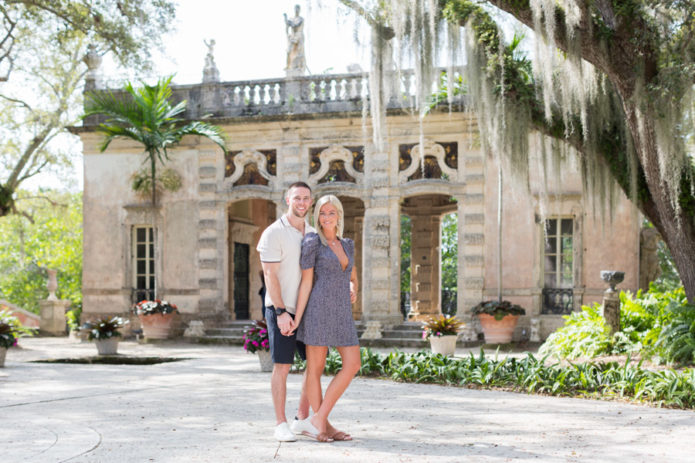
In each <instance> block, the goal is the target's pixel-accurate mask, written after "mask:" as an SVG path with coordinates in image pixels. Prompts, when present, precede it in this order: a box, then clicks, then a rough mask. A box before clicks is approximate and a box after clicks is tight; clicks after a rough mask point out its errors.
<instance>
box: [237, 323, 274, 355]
mask: <svg viewBox="0 0 695 463" xmlns="http://www.w3.org/2000/svg"><path fill="white" fill-rule="evenodd" d="M243 340H244V350H245V351H246V352H250V353H252V354H253V353H255V352H256V351H258V350H264V351H268V350H270V341H269V340H268V325H266V323H265V322H264V321H263V320H254V321H253V326H249V327H248V328H246V329H245V330H244V337H243Z"/></svg>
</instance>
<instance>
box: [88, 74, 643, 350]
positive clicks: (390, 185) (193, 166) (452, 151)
mask: <svg viewBox="0 0 695 463" xmlns="http://www.w3.org/2000/svg"><path fill="white" fill-rule="evenodd" d="M401 77H402V79H403V80H404V81H408V80H409V79H412V74H409V73H405V74H404V75H403V76H401ZM367 88H368V85H367V82H366V77H365V76H364V75H363V74H344V75H334V76H300V77H288V78H287V79H276V80H264V81H254V82H224V83H220V82H206V83H205V84H201V85H191V86H180V87H176V89H175V98H177V99H187V100H188V102H189V109H188V111H187V113H186V118H187V119H191V120H193V119H196V118H199V117H201V115H203V114H206V113H210V114H212V115H213V117H212V118H211V119H209V121H210V122H213V123H215V124H218V125H220V126H222V127H223V128H224V130H225V132H226V134H227V137H228V143H227V148H228V154H227V155H226V156H225V155H224V154H223V153H222V151H221V150H220V149H219V148H217V147H215V146H214V145H212V144H211V143H209V142H208V141H207V140H205V139H199V138H197V137H189V138H187V139H185V140H184V143H183V144H182V145H180V146H179V147H178V148H176V149H174V150H172V151H171V153H170V154H171V162H170V164H169V166H171V167H173V168H174V169H176V170H177V171H178V172H179V174H180V175H181V177H182V181H183V186H182V188H181V189H180V190H178V191H177V192H173V193H172V192H166V193H164V194H163V195H161V196H160V199H159V203H158V207H156V208H152V207H151V206H149V204H148V203H147V201H146V200H143V199H139V198H138V197H137V196H136V195H135V194H134V193H133V192H132V191H131V190H130V185H129V178H130V176H131V175H132V174H133V172H135V171H136V170H138V169H139V168H140V167H141V163H142V148H141V147H140V146H138V145H135V144H131V143H129V142H127V141H117V142H114V143H112V144H111V146H110V148H109V150H108V151H106V152H105V153H100V152H99V150H98V148H97V147H98V143H99V139H100V136H99V135H98V134H96V133H95V132H94V130H93V127H94V124H96V123H97V122H98V121H99V119H98V118H95V117H92V118H88V119H87V120H86V121H85V127H83V128H81V129H78V130H77V132H78V133H79V134H80V136H81V138H82V142H83V146H84V176H85V185H84V311H85V313H86V314H90V313H98V312H109V313H112V312H126V311H127V310H128V308H129V307H130V306H131V303H132V300H133V297H134V296H133V288H134V285H135V284H136V282H135V279H134V278H135V277H134V275H135V273H137V271H136V269H135V268H134V265H135V264H134V261H135V258H136V257H137V256H136V255H135V254H137V252H139V251H137V250H136V249H135V248H134V243H133V239H134V238H133V236H134V235H133V227H138V226H143V227H148V226H152V227H154V230H155V233H154V246H153V250H154V256H152V265H153V270H154V271H153V274H154V276H155V280H156V289H157V296H158V297H160V298H167V299H170V300H172V301H173V302H175V303H176V304H177V305H178V306H179V308H180V309H181V311H182V316H183V318H184V321H187V320H203V321H205V323H206V324H208V325H210V324H212V323H216V322H219V321H220V320H225V319H234V318H259V317H260V298H259V297H258V295H257V294H256V293H257V291H258V289H259V288H260V287H261V280H260V278H261V277H260V275H259V270H260V263H259V259H258V255H257V253H256V251H255V245H256V243H257V241H258V238H259V236H260V233H261V232H262V230H263V229H264V228H265V227H266V226H267V225H268V224H269V223H271V222H272V221H273V220H274V219H275V218H276V217H278V216H279V215H280V214H282V213H284V211H285V208H284V202H283V201H282V199H283V194H284V192H285V189H286V188H287V186H288V185H289V184H291V183H292V182H294V181H297V180H303V181H307V182H308V183H309V184H310V185H311V186H312V188H313V189H314V196H315V198H319V197H320V196H322V195H324V194H335V195H337V196H338V197H340V198H341V200H343V203H344V205H345V213H346V226H345V231H346V235H347V236H349V237H351V238H354V239H355V241H356V243H357V251H358V252H357V264H358V269H359V278H360V283H361V284H360V289H361V291H360V295H359V301H358V303H357V304H356V305H355V307H354V316H355V318H356V319H361V320H364V321H365V322H372V323H371V324H370V326H372V327H373V326H376V325H375V324H374V323H373V322H378V323H379V324H380V325H381V326H387V325H395V324H398V323H400V322H402V320H403V314H402V313H401V307H400V299H401V294H400V293H401V288H400V272H401V271H402V269H401V268H400V216H401V214H406V215H409V216H410V217H411V220H412V230H413V234H412V268H411V272H412V291H411V304H412V309H413V312H415V313H416V314H419V316H421V317H422V316H427V315H432V314H437V313H440V311H441V307H440V305H441V300H440V299H441V296H440V294H441V292H440V278H441V275H440V267H441V263H440V242H439V240H440V230H439V228H440V222H441V218H442V216H443V215H444V214H446V213H451V212H456V213H457V215H458V223H459V226H458V276H457V278H458V285H457V287H458V298H457V311H458V314H459V316H460V317H461V318H463V319H464V320H466V321H468V322H469V327H474V326H475V323H474V322H473V321H472V320H470V316H469V308H470V307H471V306H473V305H475V304H477V303H478V302H480V301H481V300H483V299H491V298H494V297H496V294H497V286H498V276H497V275H498V272H497V219H496V217H497V166H496V164H495V163H494V162H492V161H491V157H489V156H486V155H485V153H483V151H482V149H481V147H480V141H479V134H478V131H477V125H476V121H475V117H474V115H472V114H470V113H468V112H464V111H461V110H460V103H461V102H460V101H459V102H457V104H459V106H456V105H455V106H454V107H453V110H449V109H448V108H447V109H444V110H437V111H433V112H432V113H431V114H429V115H428V116H427V117H426V118H425V119H424V121H423V122H422V123H420V121H419V120H418V118H417V116H416V115H413V114H412V112H411V111H410V109H409V108H410V107H411V106H412V101H413V100H412V98H413V96H412V95H405V96H404V98H402V99H399V100H392V101H391V102H390V103H389V105H390V106H389V108H388V112H387V117H386V128H385V129H384V133H383V134H382V136H383V140H384V148H383V149H382V150H377V149H376V148H375V145H374V144H373V143H372V141H371V140H372V138H371V127H370V119H369V118H363V116H362V105H363V103H364V102H365V101H366V100H365V98H366V97H367V95H366V89H367ZM404 88H410V86H406V85H404ZM556 175H561V176H562V182H558V183H560V184H561V185H562V187H561V189H560V191H556V192H554V193H555V194H554V195H553V196H552V199H551V201H550V210H549V211H548V212H549V214H546V216H547V217H562V218H565V219H568V220H569V219H571V221H569V222H566V223H569V224H571V227H572V234H571V244H572V250H571V254H572V259H571V266H572V268H571V280H572V284H571V288H569V289H570V290H571V293H572V295H573V300H572V307H571V308H570V310H572V309H574V310H576V309H578V308H579V307H580V306H581V304H587V303H591V302H593V301H600V300H601V295H602V293H603V290H604V289H605V285H604V284H603V283H602V282H601V280H600V276H599V271H600V270H603V269H606V268H614V269H620V270H624V271H625V272H626V278H625V282H624V283H623V284H622V286H621V287H622V288H632V289H635V288H637V286H638V271H639V223H640V220H639V216H638V214H637V213H636V211H635V210H634V208H633V207H632V206H631V204H630V203H629V202H628V201H627V199H625V198H621V199H620V200H619V201H618V207H617V210H616V212H615V214H616V216H615V217H614V218H613V220H612V221H607V220H601V219H600V218H594V217H593V215H592V214H591V211H590V210H589V209H588V207H586V206H585V201H584V200H583V198H582V196H581V188H580V182H579V174H578V173H576V172H572V171H567V172H564V171H563V172H558V173H556ZM503 194H504V213H503V236H502V239H503V241H502V242H503V246H502V253H503V258H502V262H503V270H502V287H503V297H504V298H505V299H509V300H512V301H514V302H516V303H519V304H521V305H522V306H524V307H526V309H527V316H526V317H524V318H522V321H521V323H520V324H519V327H518V328H517V333H516V337H517V338H518V339H519V338H524V337H526V338H528V337H529V331H530V320H531V318H535V319H538V320H539V321H538V323H536V322H535V321H534V330H539V331H540V336H541V337H543V338H545V337H546V336H547V335H548V334H549V332H551V331H552V330H553V329H555V328H556V327H557V326H558V325H559V324H560V323H561V322H562V320H561V317H560V315H557V314H542V313H541V312H542V311H543V300H542V299H543V294H544V293H543V287H544V281H545V280H544V279H545V278H547V273H548V272H547V271H546V272H545V273H546V275H545V276H544V270H543V269H544V265H545V264H544V259H545V261H547V259H548V258H547V256H545V257H544V249H545V247H546V240H545V238H544V236H545V235H544V231H543V226H542V225H541V224H540V223H539V220H538V217H539V215H540V210H539V206H538V201H537V198H538V194H540V193H539V192H538V191H536V190H534V189H533V188H532V192H531V194H528V193H527V192H526V191H522V192H520V191H517V190H514V189H512V188H511V186H509V185H505V189H504V192H503ZM558 223H560V222H558ZM564 238H565V237H564V236H563V239H564ZM563 242H564V241H563ZM563 246H564V245H563ZM567 252H570V251H567ZM565 258H566V256H565V257H563V259H565ZM563 262H564V261H563ZM546 270H547V268H546ZM469 335H470V336H473V337H474V336H475V333H472V332H469Z"/></svg>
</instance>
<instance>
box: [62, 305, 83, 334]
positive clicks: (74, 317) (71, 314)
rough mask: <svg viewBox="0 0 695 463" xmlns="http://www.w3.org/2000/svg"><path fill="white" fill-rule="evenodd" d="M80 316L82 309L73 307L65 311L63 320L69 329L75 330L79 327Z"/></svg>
mask: <svg viewBox="0 0 695 463" xmlns="http://www.w3.org/2000/svg"><path fill="white" fill-rule="evenodd" d="M81 316H82V309H81V308H75V309H71V310H68V311H67V312H65V321H66V322H67V324H68V328H69V329H70V331H77V330H79V329H80V317H81Z"/></svg>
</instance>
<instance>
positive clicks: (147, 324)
mask: <svg viewBox="0 0 695 463" xmlns="http://www.w3.org/2000/svg"><path fill="white" fill-rule="evenodd" d="M174 316H175V313H174V312H170V313H153V314H150V315H138V318H139V319H140V324H141V325H142V333H143V334H144V335H145V338H147V339H168V338H169V335H170V334H171V327H172V324H173V322H174Z"/></svg>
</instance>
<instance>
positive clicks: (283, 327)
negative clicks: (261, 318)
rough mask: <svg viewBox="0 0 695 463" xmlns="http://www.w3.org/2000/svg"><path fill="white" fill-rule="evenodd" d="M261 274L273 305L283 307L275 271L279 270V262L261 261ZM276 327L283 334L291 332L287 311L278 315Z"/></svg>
mask: <svg viewBox="0 0 695 463" xmlns="http://www.w3.org/2000/svg"><path fill="white" fill-rule="evenodd" d="M261 266H262V267H263V275H264V276H265V290H266V291H268V294H269V295H270V300H271V301H273V305H275V307H285V303H284V302H283V300H282V291H281V290H280V281H279V280H278V276H277V272H278V271H279V270H280V262H261ZM278 328H280V332H281V333H282V335H283V336H288V335H289V334H290V333H291V332H292V317H290V314H288V313H287V312H285V313H283V314H281V315H279V316H278Z"/></svg>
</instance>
